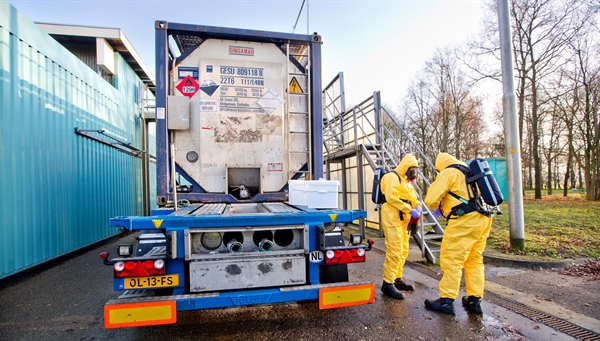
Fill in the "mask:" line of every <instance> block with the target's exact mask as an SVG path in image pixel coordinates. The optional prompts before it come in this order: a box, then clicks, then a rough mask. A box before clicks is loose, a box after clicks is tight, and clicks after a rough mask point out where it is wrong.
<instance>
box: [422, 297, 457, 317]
mask: <svg viewBox="0 0 600 341" xmlns="http://www.w3.org/2000/svg"><path fill="white" fill-rule="evenodd" d="M425 307H427V308H429V309H432V310H437V311H439V312H442V313H445V314H450V315H456V314H455V313H454V300H453V299H451V298H441V297H440V298H438V299H437V300H435V301H430V300H425Z"/></svg>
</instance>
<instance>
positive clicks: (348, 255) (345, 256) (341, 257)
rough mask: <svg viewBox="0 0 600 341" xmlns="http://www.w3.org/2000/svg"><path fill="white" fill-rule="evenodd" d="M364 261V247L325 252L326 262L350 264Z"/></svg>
mask: <svg viewBox="0 0 600 341" xmlns="http://www.w3.org/2000/svg"><path fill="white" fill-rule="evenodd" d="M364 261H365V250H364V249H362V248H359V249H348V250H328V251H327V252H326V253H325V264H348V263H359V262H364Z"/></svg>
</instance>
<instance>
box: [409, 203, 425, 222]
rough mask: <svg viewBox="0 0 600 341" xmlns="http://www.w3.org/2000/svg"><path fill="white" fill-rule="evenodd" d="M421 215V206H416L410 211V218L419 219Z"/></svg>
mask: <svg viewBox="0 0 600 341" xmlns="http://www.w3.org/2000/svg"><path fill="white" fill-rule="evenodd" d="M422 214H423V209H421V206H417V207H415V208H413V209H412V210H410V216H411V217H413V218H415V219H416V218H421V215H422Z"/></svg>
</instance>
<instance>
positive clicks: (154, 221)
mask: <svg viewBox="0 0 600 341" xmlns="http://www.w3.org/2000/svg"><path fill="white" fill-rule="evenodd" d="M162 222H163V221H162V220H158V219H157V220H154V219H153V220H152V224H154V227H156V228H160V225H162Z"/></svg>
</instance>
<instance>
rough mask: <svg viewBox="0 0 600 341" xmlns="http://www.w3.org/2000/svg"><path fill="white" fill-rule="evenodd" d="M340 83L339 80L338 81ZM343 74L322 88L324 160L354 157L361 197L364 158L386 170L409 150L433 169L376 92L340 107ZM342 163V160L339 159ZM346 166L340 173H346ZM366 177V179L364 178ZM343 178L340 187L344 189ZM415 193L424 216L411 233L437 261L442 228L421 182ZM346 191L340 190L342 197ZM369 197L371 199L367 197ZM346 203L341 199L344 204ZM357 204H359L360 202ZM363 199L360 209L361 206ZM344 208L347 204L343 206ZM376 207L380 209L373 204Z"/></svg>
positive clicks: (422, 179)
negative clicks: (426, 201) (424, 195)
mask: <svg viewBox="0 0 600 341" xmlns="http://www.w3.org/2000/svg"><path fill="white" fill-rule="evenodd" d="M338 83H339V84H338ZM343 97H344V92H343V74H341V73H340V74H339V75H338V76H337V77H336V78H335V79H334V81H332V83H330V84H329V85H328V86H327V87H326V88H325V90H323V110H324V113H323V144H324V154H325V155H324V159H325V162H326V164H327V165H328V163H329V162H332V161H338V162H339V161H340V160H343V159H347V158H352V157H356V164H357V170H358V176H357V177H358V184H359V204H360V202H361V200H360V198H361V197H362V198H363V200H364V198H365V197H366V194H365V191H364V190H361V187H363V186H361V184H367V187H368V188H369V191H370V187H369V185H370V183H371V180H372V177H371V178H365V176H364V173H365V172H363V169H362V164H363V163H362V162H363V160H365V161H366V162H367V163H368V164H369V167H370V168H371V169H372V170H373V171H374V170H375V169H376V168H377V167H383V168H384V169H385V170H386V171H390V170H392V169H394V168H395V167H396V166H397V165H398V163H399V162H400V160H401V159H402V157H404V155H405V154H406V153H408V152H412V153H413V154H418V155H419V156H420V158H421V159H422V160H424V161H425V162H426V163H427V164H428V165H429V166H430V167H431V168H432V169H435V167H434V165H433V163H431V161H430V160H429V159H428V158H427V157H426V156H425V154H424V153H423V152H422V151H421V150H420V149H419V148H418V146H417V145H416V144H415V143H414V142H413V141H412V139H411V138H410V136H409V135H408V134H406V132H405V131H404V130H403V129H402V128H401V126H400V125H399V124H398V123H397V122H396V120H395V119H394V117H393V116H392V115H390V113H389V112H388V111H387V110H386V109H385V108H384V107H383V106H381V98H380V95H379V92H374V93H373V96H371V97H369V98H368V99H367V100H365V101H363V102H362V103H360V104H358V105H356V106H354V108H352V109H350V110H348V111H343V110H342V109H343V104H344V103H345V102H344V100H343ZM400 139H403V140H405V141H407V142H408V144H409V145H410V146H411V150H410V151H407V150H405V148H404V147H403V145H402V144H401V143H400V141H399V140H400ZM342 164H343V165H345V163H344V162H342ZM345 173H346V172H345V169H344V170H343V172H342V174H343V176H344V175H345ZM419 173H420V180H419V181H420V183H421V186H423V187H425V188H428V187H429V185H430V182H429V181H428V180H427V179H426V178H425V177H424V176H423V174H422V173H421V172H420V171H419ZM365 180H366V181H365ZM344 182H345V179H342V184H343V186H342V190H343V191H345V187H346V186H345V185H344ZM413 186H414V187H415V190H416V192H417V196H418V197H419V200H420V201H421V203H422V204H423V218H421V220H420V222H419V229H418V231H417V233H416V234H414V235H413V239H414V241H415V242H416V244H417V245H418V246H419V248H420V249H421V252H422V255H423V257H424V258H426V259H427V260H428V261H429V262H431V263H436V261H437V255H438V254H439V246H438V247H434V246H432V244H434V243H435V242H436V241H437V242H438V243H439V242H441V239H442V237H443V235H444V229H443V228H442V226H441V225H440V224H439V222H438V221H437V220H436V219H435V217H434V216H433V213H432V212H431V211H430V210H429V208H427V207H426V206H425V204H424V203H423V194H424V193H423V190H422V189H421V186H419V185H418V184H416V182H415V183H413ZM344 196H345V193H342V197H344ZM369 200H370V199H369ZM345 204H346V203H345V202H344V205H345ZM359 206H360V205H359ZM364 206H365V205H364V202H363V204H362V207H359V208H361V209H364ZM344 208H346V207H344ZM375 210H377V211H378V210H379V207H376V209H375ZM379 218H380V219H379V222H380V226H379V232H380V235H381V236H383V229H382V228H381V214H379Z"/></svg>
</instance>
